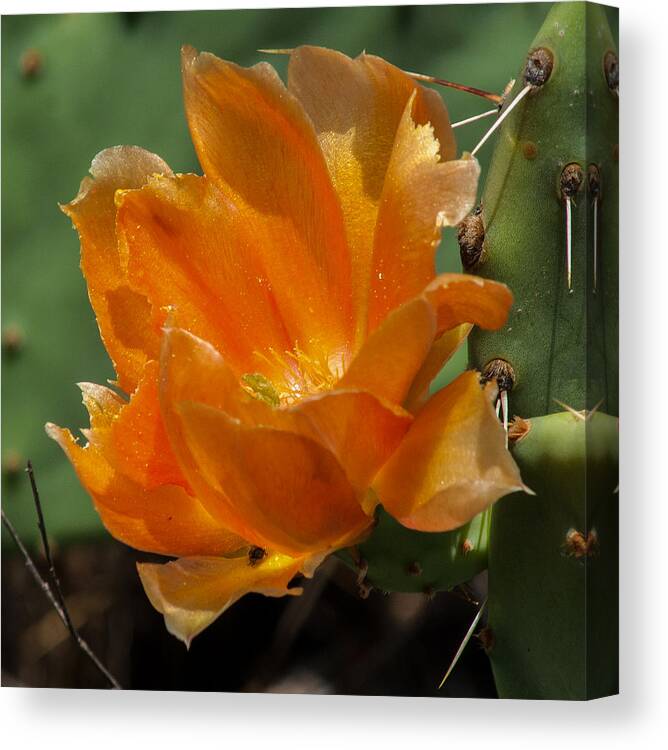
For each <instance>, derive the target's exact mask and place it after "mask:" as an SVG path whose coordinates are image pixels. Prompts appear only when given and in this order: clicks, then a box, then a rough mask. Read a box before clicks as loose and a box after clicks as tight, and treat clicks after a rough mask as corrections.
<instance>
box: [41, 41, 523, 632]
mask: <svg viewBox="0 0 668 750" xmlns="http://www.w3.org/2000/svg"><path fill="white" fill-rule="evenodd" d="M183 81H184V91H185V103H186V110H187V116H188V121H189V124H190V130H191V133H192V137H193V141H194V144H195V148H196V150H197V154H198V157H199V160H200V163H201V165H202V167H203V171H204V176H198V175H194V174H174V173H172V171H171V170H170V168H169V167H168V166H167V164H165V163H164V162H163V161H162V160H161V159H160V158H159V157H157V156H154V155H153V154H150V153H148V152H146V151H144V150H142V149H140V148H136V147H129V146H120V147H116V148H111V149H108V150H106V151H103V152H101V153H100V154H98V155H97V156H96V157H95V159H94V160H93V164H92V167H91V175H92V177H87V178H85V179H84V181H83V182H82V185H81V189H80V191H79V194H78V195H77V197H76V198H75V199H74V200H73V201H72V202H71V203H69V204H68V205H66V206H64V207H63V210H64V212H65V213H66V214H67V215H68V216H70V217H71V219H72V221H73V223H74V225H75V227H76V229H77V231H78V232H79V237H80V241H81V263H82V269H83V273H84V275H85V277H86V281H87V283H88V291H89V296H90V300H91V304H92V306H93V309H94V311H95V314H96V316H97V321H98V325H99V328H100V333H101V336H102V339H103V341H104V344H105V346H106V348H107V351H108V352H109V355H110V356H111V359H112V360H113V363H114V367H115V370H116V374H117V383H116V385H117V386H118V390H114V389H112V388H107V387H104V386H99V385H92V384H88V383H86V384H82V385H81V390H82V392H83V401H84V404H85V406H86V407H87V409H88V412H89V414H90V428H89V429H86V430H83V431H82V432H83V434H84V437H85V438H86V440H87V443H86V444H85V445H81V444H79V443H78V441H77V440H76V439H75V438H74V437H73V436H72V434H71V433H70V432H69V431H68V430H66V429H63V428H60V427H56V426H55V425H51V424H49V425H47V431H48V433H49V435H50V436H51V437H53V438H54V439H55V440H57V441H58V442H59V443H60V445H61V446H62V448H63V449H64V451H65V452H66V454H67V455H68V457H69V459H70V460H71V462H72V463H73V465H74V467H75V469H76V471H77V473H78V476H79V478H80V480H81V482H82V484H83V485H84V486H85V488H86V489H87V490H88V492H89V493H90V495H91V496H92V498H93V501H94V503H95V507H96V508H97V510H98V512H99V514H100V516H101V518H102V520H103V522H104V524H105V525H106V527H107V529H108V530H109V531H110V532H111V533H112V534H113V535H114V536H115V537H117V538H118V539H120V540H121V541H123V542H125V543H126V544H128V545H130V546H132V547H135V548H137V549H139V550H144V551H149V552H154V553H160V554H164V555H168V556H172V557H177V558H179V559H177V560H175V561H172V562H168V563H166V564H164V565H156V564H139V565H138V569H139V574H140V576H141V580H142V582H143V585H144V588H145V590H146V592H147V594H148V596H149V598H150V600H151V602H152V603H153V605H154V606H155V607H156V609H158V610H159V611H160V612H162V613H163V614H164V617H165V620H166V624H167V627H168V629H169V630H170V632H172V633H174V634H175V635H176V636H178V637H179V638H181V639H182V640H184V641H185V642H186V643H189V642H190V640H191V639H192V638H193V637H194V636H195V635H197V634H198V633H199V632H201V631H202V629H204V628H205V627H206V626H207V625H208V624H209V623H211V622H212V621H213V620H214V619H215V618H216V617H218V616H219V615H220V613H221V612H223V611H224V610H225V609H226V608H227V607H229V606H230V605H231V604H232V603H233V602H234V601H236V600H237V599H238V598H239V597H240V596H242V595H243V594H245V593H247V592H261V593H264V594H267V595H270V596H281V595H285V594H295V593H299V591H300V589H298V588H290V587H289V584H290V582H291V580H292V579H293V578H294V576H295V575H296V574H297V573H301V574H303V575H306V576H310V575H312V573H313V571H314V569H315V567H316V566H317V565H318V564H319V563H320V561H321V560H322V559H323V558H324V557H325V556H326V555H327V554H328V553H330V552H332V551H333V550H336V549H338V548H341V547H343V546H345V545H350V544H353V543H355V542H356V541H357V540H360V539H362V538H364V536H365V535H367V534H368V533H369V532H370V530H371V528H372V526H373V514H374V509H375V507H376V505H377V504H378V503H379V502H380V503H382V504H383V505H384V506H385V508H386V509H387V510H388V511H389V512H390V513H392V514H393V515H394V516H395V517H396V518H398V519H399V520H400V521H401V522H402V523H404V524H405V525H407V526H410V527H413V528H416V529H426V530H445V529H450V528H454V527H456V526H458V525H461V524H462V523H464V522H466V521H467V520H469V519H470V518H472V517H473V516H474V515H475V514H477V513H478V512H479V511H480V510H482V509H483V508H485V507H487V506H488V505H489V504H490V503H492V502H494V501H495V500H496V499H498V498H499V497H500V496H502V495H504V494H506V493H508V492H512V491H514V490H516V489H518V488H520V487H522V483H521V479H520V476H519V473H518V470H517V467H516V466H515V464H514V462H513V460H512V458H511V457H510V455H509V453H508V452H507V450H506V449H505V447H504V436H503V431H502V428H501V427H500V425H499V423H498V420H497V419H496V417H495V415H494V411H493V408H492V403H491V400H492V398H493V395H494V394H493V393H491V389H493V387H494V386H488V387H487V388H486V389H483V388H481V387H480V384H479V375H478V374H477V373H474V372H467V373H464V374H463V375H461V376H460V377H459V378H457V379H456V380H455V382H454V383H452V384H451V385H450V386H448V387H447V388H445V389H443V390H442V391H441V392H439V393H438V394H437V395H435V396H433V397H431V398H429V399H427V393H428V387H429V384H430V382H431V380H432V379H433V377H434V376H435V375H436V374H437V372H438V371H439V370H440V368H441V366H442V365H443V363H444V362H445V361H446V360H447V359H448V357H449V356H450V355H451V354H452V353H453V352H454V351H455V349H456V348H457V347H458V346H459V345H460V344H461V342H462V341H463V340H464V338H465V336H466V334H467V333H468V331H469V329H470V327H471V325H473V324H477V325H480V326H483V327H485V328H491V329H495V328H498V327H500V326H501V325H503V323H504V321H505V320H506V316H507V313H508V310H509V307H510V305H511V302H512V297H511V294H510V292H509V291H508V289H507V288H506V287H505V286H503V285H502V284H498V283H494V282H490V281H483V280H482V279H478V278H476V277H473V276H464V275H459V274H446V275H442V276H436V275H435V270H434V253H435V248H436V246H437V244H438V241H439V239H440V230H441V227H442V226H446V225H449V226H452V225H454V224H457V223H458V222H459V221H460V220H461V219H462V218H463V217H464V216H465V214H466V213H467V212H468V211H469V210H470V209H471V207H472V205H473V203H474V200H475V194H476V188H477V182H478V173H479V168H478V164H477V162H476V161H475V159H473V158H471V157H470V156H464V157H463V158H461V159H457V158H455V156H456V153H455V141H454V137H453V133H452V128H451V127H450V123H449V120H448V115H447V112H446V109H445V106H444V104H443V102H442V100H441V99H440V97H439V96H438V95H437V94H436V93H435V92H433V91H430V90H428V89H425V88H423V87H421V86H419V85H418V84H416V83H415V82H414V81H413V80H411V79H410V78H409V77H408V76H406V75H405V74H404V73H402V72H401V71H400V70H399V69H397V68H395V67H394V66H392V65H390V64H389V63H387V62H385V61H383V60H381V59H380V58H377V57H373V56H370V55H366V54H364V55H361V56H359V57H357V58H356V59H354V60H353V59H350V58H348V57H346V56H345V55H342V54H339V53H338V52H333V51H331V50H327V49H320V48H314V47H301V48H299V49H297V50H295V51H294V52H293V53H292V54H291V57H290V65H289V82H288V85H287V87H286V86H285V85H284V84H283V83H282V82H281V80H280V78H279V77H278V75H277V74H276V72H275V71H274V69H273V68H272V67H270V66H269V65H267V64H265V63H260V64H259V65H256V66H254V67H252V68H248V69H246V68H241V67H238V66H236V65H233V64H232V63H228V62H224V61H222V60H220V59H218V58H216V57H214V56H212V55H209V54H199V55H198V54H197V53H195V51H194V50H192V49H189V48H186V49H185V50H184V52H183ZM121 392H122V393H123V394H128V395H127V396H126V395H121Z"/></svg>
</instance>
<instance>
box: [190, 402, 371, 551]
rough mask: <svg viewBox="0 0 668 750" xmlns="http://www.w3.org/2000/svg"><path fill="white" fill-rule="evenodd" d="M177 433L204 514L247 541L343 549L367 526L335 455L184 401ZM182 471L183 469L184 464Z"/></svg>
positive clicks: (303, 439)
mask: <svg viewBox="0 0 668 750" xmlns="http://www.w3.org/2000/svg"><path fill="white" fill-rule="evenodd" d="M179 411H180V417H181V430H182V433H181V434H182V435H183V439H184V442H185V445H186V447H187V449H188V451H189V452H190V454H191V456H192V459H193V462H194V465H195V467H196V470H195V471H190V472H188V471H186V475H187V477H188V479H189V481H190V482H191V484H192V486H193V487H194V488H195V490H196V492H197V493H198V496H199V497H201V498H202V502H203V503H204V504H205V505H206V507H207V509H209V511H210V512H211V513H212V514H213V515H215V516H216V517H217V518H219V519H220V520H221V522H222V523H223V524H224V525H226V526H228V527H229V528H231V529H233V530H234V531H236V532H237V533H238V534H240V535H241V536H243V537H244V538H246V539H248V540H249V541H251V542H253V543H255V544H259V545H260V546H262V547H268V548H271V549H277V550H279V551H281V552H285V553H286V554H292V555H301V554H304V553H306V552H318V551H324V550H327V549H330V548H336V547H339V546H343V544H345V543H346V542H347V541H348V540H350V539H353V538H356V537H358V536H359V535H360V534H361V533H362V532H363V531H364V530H365V529H366V528H368V527H369V526H370V524H371V519H369V518H368V517H367V516H366V515H365V514H364V513H363V511H362V509H361V507H360V503H359V502H358V499H357V496H356V494H355V492H354V490H353V488H352V487H351V485H350V482H349V481H348V479H347V478H346V475H345V474H344V472H343V469H342V468H341V466H340V465H339V463H338V462H337V460H336V459H335V457H334V456H333V455H332V454H331V452H330V451H328V450H327V449H326V448H323V447H322V446H321V445H319V444H318V443H316V442H314V441H313V440H310V439H309V438H306V437H303V436H301V435H296V434H293V433H289V432H283V431H280V430H276V429H272V428H268V427H248V426H244V425H242V424H240V423H239V422H238V421H236V420H233V419H231V418H230V417H229V416H227V415H226V414H225V413H224V412H222V411H218V410H216V409H212V408H211V407H208V406H203V405H201V404H193V403H189V402H186V403H183V404H182V405H181V407H180V410H179ZM184 468H185V469H187V468H188V467H187V466H184Z"/></svg>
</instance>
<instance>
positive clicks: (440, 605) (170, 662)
mask: <svg viewBox="0 0 668 750" xmlns="http://www.w3.org/2000/svg"><path fill="white" fill-rule="evenodd" d="M548 7H549V6H548V4H542V3H538V4H513V5H468V6H403V7H402V6H400V7H388V8H382V7H374V8H364V7H361V8H319V9H305V10H294V9H290V10H248V11H214V12H208V11H206V12H205V11H200V12H180V13H123V14H77V15H43V16H14V17H3V19H2V334H3V349H2V376H3V377H2V469H3V470H2V495H3V508H4V510H5V512H6V513H7V515H8V516H9V517H10V518H11V519H12V520H13V522H14V523H15V525H16V526H17V528H18V530H19V532H20V534H21V536H22V537H23V538H24V539H25V540H26V541H27V542H29V543H32V542H34V541H35V539H36V524H35V517H34V508H33V506H32V502H31V500H30V492H29V485H28V481H27V478H26V476H25V474H24V472H23V470H22V468H23V466H24V465H25V461H26V459H27V458H30V459H32V462H33V464H34V465H35V470H36V473H37V480H38V484H39V487H40V490H41V494H42V498H43V503H44V509H45V515H46V521H47V527H48V531H49V536H50V538H51V540H52V544H53V547H54V552H55V556H56V564H57V566H58V567H59V569H60V570H61V572H62V579H63V588H64V590H65V592H66V595H67V600H68V603H69V605H70V608H71V611H72V614H73V618H74V620H75V622H76V624H77V625H78V626H80V627H81V629H82V632H83V634H84V636H85V637H86V638H87V639H88V640H89V641H90V643H91V645H93V647H94V649H95V650H96V651H97V652H98V654H99V655H100V656H101V658H102V659H103V661H105V663H107V664H108V665H109V667H110V668H111V670H112V671H113V672H114V673H115V674H116V676H117V677H118V678H119V679H120V681H121V682H122V683H123V685H124V686H125V687H132V688H146V689H184V690H185V689H187V690H244V691H265V690H272V691H281V692H314V693H362V694H386V695H418V696H421V695H442V696H447V695H458V696H493V695H494V687H493V682H492V679H491V674H490V671H489V667H488V664H487V660H486V657H485V655H484V652H483V650H482V648H481V647H480V645H479V644H478V643H476V642H475V641H474V642H473V643H472V644H471V645H470V646H469V647H468V649H467V651H466V653H465V655H464V657H463V659H462V661H461V662H460V664H459V666H458V668H457V670H456V671H455V673H454V675H453V677H452V678H451V680H450V681H449V682H448V683H447V684H446V686H445V687H444V688H443V690H441V691H438V690H437V686H438V683H439V682H440V679H441V677H442V676H443V673H444V671H445V669H446V668H447V665H448V663H449V660H450V658H451V657H452V655H453V654H454V652H455V651H456V649H457V646H458V645H459V642H460V641H461V638H462V637H463V635H464V633H465V632H466V630H467V628H468V624H469V622H470V620H471V619H472V617H473V615H474V614H475V608H474V607H473V606H472V604H471V603H470V602H467V601H466V600H465V598H464V597H463V596H462V595H461V593H444V594H439V595H438V596H437V597H436V598H435V599H433V600H428V599H427V598H426V597H424V596H422V595H407V594H392V595H389V596H384V595H382V594H380V593H378V592H372V594H371V596H370V597H369V598H368V599H366V600H361V599H359V598H358V597H357V595H356V586H355V582H354V576H353V574H352V573H351V572H350V571H349V570H348V569H347V568H346V567H345V566H343V565H342V564H341V563H339V562H338V561H336V560H334V559H331V560H330V561H328V563H327V564H326V565H325V566H323V568H322V569H321V570H320V571H319V573H318V575H317V576H316V578H315V579H314V580H313V581H311V582H309V583H308V584H307V587H306V593H305V595H304V596H303V597H301V598H296V599H291V598H290V599H284V600H276V599H264V598H262V597H259V596H255V595H251V596H248V597H246V598H245V599H243V600H242V601H241V602H239V603H237V604H236V605H234V607H232V608H231V609H230V610H229V611H228V612H227V613H225V614H224V616H223V617H221V618H220V620H219V621H218V622H217V623H216V624H215V625H214V626H212V627H211V628H209V629H208V630H207V631H206V632H205V633H204V634H202V635H201V636H199V637H198V638H197V639H195V642H194V644H193V646H192V648H191V650H190V652H186V650H185V648H184V647H183V646H182V644H180V643H179V642H177V641H176V639H174V638H173V637H171V636H170V635H168V634H167V633H166V631H165V629H164V626H163V622H162V618H161V617H160V616H159V615H158V614H157V613H156V612H155V611H154V610H153V609H152V607H151V606H150V604H149V603H148V601H147V600H146V598H145V596H144V594H143V591H142V589H141V586H140V584H139V581H138V579H137V575H136V572H135V567H134V566H135V562H136V560H137V559H138V557H139V555H138V553H137V552H135V551H134V550H130V549H128V548H126V547H124V545H122V544H120V543H118V542H115V541H114V540H112V539H110V537H109V536H108V535H107V534H106V532H104V530H103V529H102V526H101V524H100V521H99V519H98V517H97V515H96V513H95V511H94V510H93V508H92V505H91V503H90V500H89V499H88V497H87V496H86V494H85V493H84V491H83V490H82V489H81V487H80V486H79V484H78V482H77V480H76V477H75V474H74V472H73V470H72V468H71V466H70V464H69V462H68V461H67V460H66V459H65V457H64V456H63V454H62V453H61V451H60V449H59V448H58V447H57V446H56V445H55V443H53V442H52V441H50V440H49V439H48V438H47V437H46V435H45V433H44V430H43V425H44V423H45V422H46V421H53V422H56V423H58V424H61V425H66V426H69V427H71V428H77V427H78V426H83V425H85V424H86V423H87V418H86V417H85V411H84V409H83V407H82V406H81V404H80V396H79V392H78V389H77V388H76V386H75V385H74V384H75V383H76V382H78V381H82V380H85V381H92V382H97V383H104V382H105V381H106V380H107V379H108V378H112V377H113V370H112V368H111V365H110V362H109V360H108V358H107V355H106V353H105V351H104V349H103V348H102V345H101V343H100V340H99V335H98V332H97V327H96V324H95V319H94V316H93V313H92V310H91V309H90V307H89V304H88V300H87V296H86V289H85V284H84V281H83V278H82V276H81V274H80V272H79V268H78V253H79V245H78V240H77V237H76V234H75V233H74V232H73V230H72V229H71V225H70V222H69V220H68V219H67V218H66V217H65V216H64V215H62V214H61V213H60V212H59V210H58V206H57V204H58V202H66V201H68V200H70V199H71V198H72V197H73V196H74V195H75V194H76V192H77V189H78V186H79V182H80V180H81V179H82V177H83V176H84V175H85V174H86V173H87V170H88V167H89V164H90V161H91V159H92V158H93V156H94V155H95V154H96V153H97V152H98V151H100V150H101V149H103V148H106V147H108V146H112V145H116V144H121V143H129V144H137V145H141V146H143V147H145V148H147V149H149V150H151V151H154V152H155V153H157V154H159V155H161V156H162V157H163V158H164V159H165V160H166V161H167V162H168V163H169V164H170V166H171V167H172V169H174V171H177V172H189V171H199V168H198V165H197V162H196V159H195V155H194V152H193V149H192V146H191V143H190V139H189V136H188V131H187V126H186V122H185V117H184V114H183V106H182V99H181V84H180V73H179V48H180V46H181V44H184V43H188V44H192V45H193V46H195V47H197V48H198V49H204V50H209V51H212V52H214V53H216V54H217V55H219V56H221V57H223V58H226V59H229V60H233V61H235V62H237V63H240V64H242V65H251V64H253V63H255V62H258V61H259V60H260V59H263V58H266V56H263V55H261V54H260V53H258V52H256V50H257V49H258V48H284V47H292V46H296V45H299V44H319V45H323V46H328V47H332V48H335V49H339V50H341V51H343V52H345V53H347V54H349V55H356V54H358V53H359V52H361V51H362V50H366V51H367V52H370V53H374V54H378V55H381V56H382V57H385V58H386V59H388V60H389V61H390V62H393V63H394V64H396V65H398V66H400V67H403V68H405V69H407V70H412V71H418V72H424V73H430V74H432V75H436V76H440V77H444V78H447V79H449V80H454V81H458V82H460V83H465V84H469V85H472V86H477V87H479V88H483V89H487V90H489V91H494V92H501V91H502V90H503V88H504V86H505V85H506V83H507V82H508V81H509V79H511V78H512V77H514V76H515V75H516V73H517V70H518V69H519V67H520V65H521V63H522V61H523V58H524V55H525V54H526V52H527V50H528V47H529V45H530V43H531V40H532V38H533V36H534V34H535V33H536V31H537V30H538V28H539V27H540V24H541V23H542V21H543V19H544V17H545V15H546V13H547V10H548ZM610 20H611V22H612V21H613V19H612V17H611V19H610ZM271 62H272V63H274V64H275V65H276V67H277V68H278V69H279V71H280V72H281V73H284V71H285V61H284V60H283V59H281V58H272V59H271ZM441 92H442V93H443V95H444V97H445V99H446V102H447V105H448V108H449V111H450V115H451V118H452V120H453V121H456V120H459V119H463V118H465V117H468V116H471V115H473V114H477V113H479V112H482V111H484V110H486V109H489V108H490V105H489V103H488V102H485V101H483V100H481V99H477V98H475V97H472V96H470V95H467V94H464V93H460V92H457V91H452V90H449V89H442V90H441ZM489 122H490V121H489V120H486V121H483V122H481V123H475V124H472V125H469V126H465V127H464V128H462V129H460V130H458V131H457V135H458V143H459V148H460V150H464V149H467V150H470V149H471V148H473V146H474V145H475V144H476V143H477V141H478V140H479V138H480V137H481V135H482V134H483V133H484V131H485V130H486V128H487V127H488V126H489ZM491 150H492V145H491V144H490V146H489V147H485V148H484V149H483V150H482V152H481V154H480V155H479V158H480V162H481V166H482V168H483V175H484V170H485V168H486V166H487V162H488V160H489V157H490V155H491ZM438 262H439V268H440V269H441V270H455V269H457V270H458V268H459V260H458V253H457V252H456V243H455V242H454V235H453V232H452V231H451V230H450V231H449V232H447V233H446V236H445V238H444V241H443V243H442V245H441V248H440V250H439V259H438ZM465 361H466V352H465V351H462V352H460V354H459V356H458V358H457V360H456V361H455V362H454V363H452V364H451V365H450V367H449V369H448V370H447V372H444V373H443V375H442V377H441V379H440V383H441V384H443V383H444V382H446V381H447V380H449V379H450V378H451V377H452V376H453V375H454V374H456V372H458V371H460V370H461V369H463V367H464V364H465ZM2 553H3V560H2V562H3V566H2V681H3V684H5V685H11V684H20V685H26V686H58V687H103V686H104V685H105V683H104V680H103V678H101V677H100V675H99V674H98V673H97V672H96V671H95V669H94V668H93V667H92V666H91V665H90V664H89V663H88V662H87V661H86V659H85V657H84V656H83V655H82V654H81V653H80V652H79V651H78V650H77V649H76V647H75V646H74V644H73V643H72V642H71V641H70V640H68V638H67V634H66V632H65V630H64V629H63V627H62V626H61V624H60V622H59V621H58V619H57V616H56V614H55V612H53V610H51V609H50V607H49V605H48V603H47V601H46V599H45V598H44V596H43V594H42V593H41V592H40V591H39V589H38V588H37V587H36V585H35V584H34V582H33V581H32V579H31V578H30V577H29V574H28V573H27V571H26V569H25V567H24V565H23V562H22V561H21V560H20V559H19V558H18V557H17V556H16V555H15V549H14V547H13V544H12V543H11V541H10V540H9V539H8V538H7V537H6V536H5V535H4V533H3V537H2ZM38 561H40V562H41V560H39V558H38ZM475 586H476V587H477V589H476V590H477V591H478V593H480V592H481V591H483V590H484V580H481V581H478V582H476V584H475Z"/></svg>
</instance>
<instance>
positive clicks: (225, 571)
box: [137, 554, 302, 646]
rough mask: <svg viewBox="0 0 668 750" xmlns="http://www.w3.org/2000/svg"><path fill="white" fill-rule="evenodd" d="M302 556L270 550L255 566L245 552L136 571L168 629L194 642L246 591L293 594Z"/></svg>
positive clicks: (142, 566)
mask: <svg viewBox="0 0 668 750" xmlns="http://www.w3.org/2000/svg"><path fill="white" fill-rule="evenodd" d="M301 566H302V561H301V560H294V559H292V558H290V557H287V556H286V555H280V554H271V555H268V556H267V557H266V558H265V559H263V560H261V561H260V562H259V563H257V564H256V565H251V564H249V560H248V557H247V556H245V555H244V556H243V557H233V558H224V557H183V558H181V559H180V560H175V561H173V562H169V563H166V564H165V565H155V564H152V563H139V564H138V565H137V570H138V571H139V577H140V578H141V582H142V584H143V586H144V590H145V591H146V594H147V596H148V598H149V599H150V601H151V604H153V606H154V607H155V608H156V609H157V610H158V612H160V613H162V614H163V615H164V617H165V624H166V626H167V630H169V632H170V633H172V635H175V636H176V637H177V638H179V639H180V640H182V641H183V642H184V643H185V644H186V646H190V643H191V641H192V639H193V638H194V637H195V636H196V635H198V634H199V633H201V632H202V630H204V629H205V628H206V627H207V626H209V625H210V624H211V623H212V622H213V621H214V620H215V619H216V618H218V617H219V616H220V615H221V614H222V613H223V612H224V611H225V610H226V609H227V608H228V607H230V606H231V605H232V604H234V602H235V601H237V600H238V599H239V598H241V597H242V596H243V595H244V594H248V593H250V592H254V593H258V594H264V595H265V596H285V595H286V594H289V595H292V596H295V595H299V594H301V593H302V589H301V588H288V584H289V583H290V580H291V579H292V578H293V577H294V576H295V574H296V573H298V572H299V571H300V567H301Z"/></svg>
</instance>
